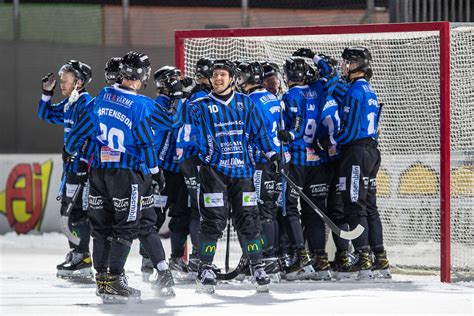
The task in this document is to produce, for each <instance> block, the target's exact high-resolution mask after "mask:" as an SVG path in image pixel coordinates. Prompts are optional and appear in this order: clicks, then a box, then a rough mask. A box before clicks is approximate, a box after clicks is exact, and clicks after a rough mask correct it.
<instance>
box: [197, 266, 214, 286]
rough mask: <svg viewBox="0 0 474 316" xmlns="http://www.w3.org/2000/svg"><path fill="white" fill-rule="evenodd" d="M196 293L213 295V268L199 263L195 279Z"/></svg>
mask: <svg viewBox="0 0 474 316" xmlns="http://www.w3.org/2000/svg"><path fill="white" fill-rule="evenodd" d="M196 283H197V287H196V293H207V294H214V293H215V291H216V285H217V278H216V273H215V272H214V269H213V266H212V265H211V264H208V263H203V262H201V263H200V264H199V271H198V276H197V278H196Z"/></svg>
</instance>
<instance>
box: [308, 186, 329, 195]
mask: <svg viewBox="0 0 474 316" xmlns="http://www.w3.org/2000/svg"><path fill="white" fill-rule="evenodd" d="M309 190H310V192H311V195H312V196H318V195H325V194H326V193H327V192H328V186H327V185H326V183H319V184H312V185H310V186H309Z"/></svg>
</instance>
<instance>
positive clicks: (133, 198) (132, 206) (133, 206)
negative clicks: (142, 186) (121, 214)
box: [127, 184, 138, 222]
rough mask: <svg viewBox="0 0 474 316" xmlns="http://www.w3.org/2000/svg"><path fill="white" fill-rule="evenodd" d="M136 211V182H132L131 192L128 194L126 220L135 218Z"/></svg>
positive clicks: (129, 220)
mask: <svg viewBox="0 0 474 316" xmlns="http://www.w3.org/2000/svg"><path fill="white" fill-rule="evenodd" d="M137 212H138V184H132V193H131V194H130V211H129V212H128V218H127V222H133V221H135V220H136V219H137Z"/></svg>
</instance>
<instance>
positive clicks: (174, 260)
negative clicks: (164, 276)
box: [169, 257, 197, 282]
mask: <svg viewBox="0 0 474 316" xmlns="http://www.w3.org/2000/svg"><path fill="white" fill-rule="evenodd" d="M169 268H170V270H171V272H172V273H173V277H174V278H175V279H176V280H178V281H191V282H192V281H194V279H195V278H196V275H197V274H191V275H189V268H188V264H187V263H186V262H185V261H184V260H183V258H181V257H171V258H170V259H169Z"/></svg>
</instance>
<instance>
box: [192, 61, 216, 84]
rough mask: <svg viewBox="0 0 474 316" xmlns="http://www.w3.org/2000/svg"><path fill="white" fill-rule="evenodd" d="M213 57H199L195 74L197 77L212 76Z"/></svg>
mask: <svg viewBox="0 0 474 316" xmlns="http://www.w3.org/2000/svg"><path fill="white" fill-rule="evenodd" d="M212 63H213V59H212V58H207V57H203V58H201V59H199V60H198V61H197V63H196V71H195V75H196V78H197V79H201V78H208V79H209V78H210V77H211V76H212V71H211V68H212Z"/></svg>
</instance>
